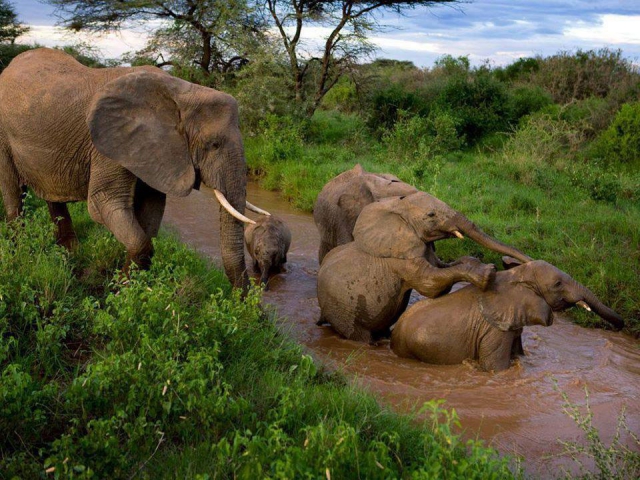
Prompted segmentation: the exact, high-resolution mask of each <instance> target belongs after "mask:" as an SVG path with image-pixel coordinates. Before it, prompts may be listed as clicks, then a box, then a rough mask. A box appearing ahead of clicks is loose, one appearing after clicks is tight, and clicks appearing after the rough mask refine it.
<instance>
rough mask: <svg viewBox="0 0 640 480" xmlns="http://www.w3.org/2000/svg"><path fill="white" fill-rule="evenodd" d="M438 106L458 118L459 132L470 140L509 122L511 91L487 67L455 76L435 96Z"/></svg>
mask: <svg viewBox="0 0 640 480" xmlns="http://www.w3.org/2000/svg"><path fill="white" fill-rule="evenodd" d="M436 105H437V109H438V110H439V111H441V112H448V113H449V114H450V115H451V116H453V117H455V118H458V119H459V120H460V121H459V123H458V127H457V130H458V136H459V137H464V138H465V139H466V141H467V142H468V143H470V144H473V143H475V142H476V141H478V140H479V139H480V138H481V137H482V136H484V135H486V134H487V133H492V132H497V131H504V130H506V129H507V126H508V94H507V89H506V87H505V85H504V84H503V83H501V82H499V81H498V80H496V79H495V78H494V77H493V76H492V75H491V74H490V73H488V72H487V71H484V70H482V71H478V72H476V74H475V75H473V76H471V77H467V76H452V77H450V78H449V79H448V80H447V81H446V83H445V84H444V86H443V88H442V90H441V91H440V93H439V95H438V97H437V100H436Z"/></svg>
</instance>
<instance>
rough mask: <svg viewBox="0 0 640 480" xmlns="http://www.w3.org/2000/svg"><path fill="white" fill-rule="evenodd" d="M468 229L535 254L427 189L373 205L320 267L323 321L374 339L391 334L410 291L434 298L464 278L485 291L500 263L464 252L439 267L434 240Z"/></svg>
mask: <svg viewBox="0 0 640 480" xmlns="http://www.w3.org/2000/svg"><path fill="white" fill-rule="evenodd" d="M463 234H466V235H467V236H468V237H469V238H471V239H472V240H474V241H475V242H477V243H478V244H480V245H482V246H484V247H486V248H489V249H491V250H493V251H495V252H499V253H502V254H503V255H509V256H511V257H515V258H517V259H518V260H520V261H522V262H528V261H530V260H531V258H529V257H528V256H526V255H525V254H523V253H522V252H520V251H519V250H517V249H515V248H513V247H510V246H508V245H505V244H504V243H501V242H500V241H498V240H496V239H494V238H491V237H490V236H489V235H487V234H486V233H484V232H483V231H482V230H481V229H480V228H478V227H477V226H475V225H474V224H473V223H472V222H471V221H470V220H469V219H467V218H466V217H465V216H464V215H462V214H461V213H459V212H457V211H456V210H454V209H453V208H451V207H450V206H448V205H447V204H446V203H444V202H442V201H441V200H438V199H437V198H435V197H433V196H431V195H429V194H427V193H424V192H416V193H413V194H411V195H407V196H402V197H392V198H388V199H384V200H381V201H379V202H375V203H372V204H370V205H367V206H366V207H365V208H364V209H363V210H362V213H361V214H360V216H359V217H358V220H357V222H356V226H355V228H354V231H353V238H354V241H353V242H351V243H348V244H346V245H341V246H340V247H337V248H335V249H334V250H332V251H331V252H329V254H328V255H327V256H326V257H325V259H324V261H323V263H322V265H321V266H320V271H319V272H318V302H319V304H320V310H321V316H320V320H319V321H318V324H319V325H320V324H322V323H330V324H331V325H332V326H333V328H334V329H335V330H336V331H337V332H338V333H340V334H341V335H343V336H344V337H346V338H349V339H353V340H360V341H365V342H372V341H375V340H376V339H377V338H379V337H382V336H385V335H388V334H389V327H391V325H392V324H393V323H394V322H395V321H396V320H397V319H398V317H399V316H400V314H402V312H403V311H404V309H405V308H406V306H407V303H408V301H409V295H410V293H411V289H415V290H417V291H418V292H419V293H421V294H422V295H425V296H427V297H437V296H438V295H441V294H443V293H446V292H448V291H449V290H450V289H451V286H452V285H453V284H454V283H456V282H460V281H468V282H471V283H473V284H475V285H477V286H478V287H479V288H480V289H484V288H485V287H486V286H487V285H488V284H489V282H490V280H491V279H492V277H493V275H494V274H495V267H494V266H493V265H485V264H482V263H480V261H478V260H476V259H472V258H470V257H463V258H462V259H460V260H458V261H456V262H453V263H451V264H449V265H447V266H445V267H440V266H438V264H437V263H436V262H435V260H434V259H433V256H432V254H433V251H432V249H430V245H431V244H432V243H433V242H435V241H437V240H441V239H445V238H452V237H463Z"/></svg>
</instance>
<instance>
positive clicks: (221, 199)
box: [213, 188, 256, 224]
mask: <svg viewBox="0 0 640 480" xmlns="http://www.w3.org/2000/svg"><path fill="white" fill-rule="evenodd" d="M213 193H214V194H215V195H216V198H217V199H218V201H219V202H220V205H222V206H223V207H224V209H225V210H226V211H227V212H229V213H230V214H231V215H232V216H233V217H235V218H237V219H238V220H240V221H241V222H244V223H251V224H255V223H256V222H254V221H253V220H251V219H250V218H249V217H245V216H244V215H242V214H241V213H240V212H239V211H237V210H236V209H235V208H233V207H232V206H231V204H230V203H229V201H228V200H227V199H226V198H225V197H224V195H223V194H222V192H221V191H220V190H216V189H215V188H214V189H213Z"/></svg>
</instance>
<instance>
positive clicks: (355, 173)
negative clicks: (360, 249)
mask: <svg viewBox="0 0 640 480" xmlns="http://www.w3.org/2000/svg"><path fill="white" fill-rule="evenodd" d="M415 192H417V190H416V188H415V187H413V186H411V185H409V184H407V183H404V182H402V181H401V180H400V179H399V178H398V177H396V176H394V175H391V174H387V173H370V172H367V171H365V169H364V168H362V166H361V165H360V164H357V165H356V166H355V167H353V168H352V169H351V170H347V171H346V172H343V173H341V174H340V175H338V176H337V177H335V178H334V179H332V180H331V181H330V182H328V183H327V184H326V185H325V186H324V188H323V189H322V191H321V192H320V194H319V195H318V199H317V200H316V203H315V205H314V208H313V218H314V220H315V222H316V225H317V227H318V230H319V231H320V237H321V238H320V240H321V244H320V250H319V253H318V261H319V263H322V260H323V259H324V256H325V255H326V254H327V253H328V252H329V251H330V250H331V249H333V248H335V247H337V246H338V245H343V244H345V243H348V242H350V241H352V240H353V228H354V226H355V223H356V220H357V219H358V216H359V215H360V212H362V209H363V208H364V207H366V206H367V205H369V204H370V203H373V202H377V201H380V200H382V199H384V198H388V197H395V196H400V195H409V194H411V193H415Z"/></svg>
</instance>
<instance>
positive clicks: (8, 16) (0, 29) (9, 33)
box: [0, 0, 29, 44]
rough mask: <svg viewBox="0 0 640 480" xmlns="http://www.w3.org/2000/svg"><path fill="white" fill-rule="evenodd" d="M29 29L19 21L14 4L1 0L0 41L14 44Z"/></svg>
mask: <svg viewBox="0 0 640 480" xmlns="http://www.w3.org/2000/svg"><path fill="white" fill-rule="evenodd" d="M28 31H29V27H27V26H25V25H23V24H22V23H20V22H19V21H18V16H17V15H16V12H15V10H14V9H13V5H11V4H10V3H9V2H8V1H7V0H0V43H2V42H7V41H8V42H9V43H11V44H13V43H14V42H15V41H16V38H18V37H19V36H20V35H23V34H25V33H27V32H28Z"/></svg>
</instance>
